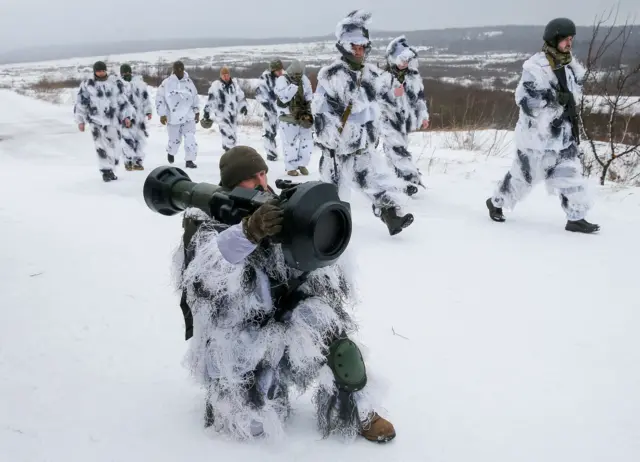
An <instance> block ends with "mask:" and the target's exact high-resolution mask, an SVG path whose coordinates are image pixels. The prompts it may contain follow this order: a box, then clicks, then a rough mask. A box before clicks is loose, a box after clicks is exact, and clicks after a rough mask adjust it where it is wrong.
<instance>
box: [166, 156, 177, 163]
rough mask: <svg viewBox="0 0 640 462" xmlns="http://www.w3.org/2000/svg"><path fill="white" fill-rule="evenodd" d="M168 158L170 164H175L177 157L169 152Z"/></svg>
mask: <svg viewBox="0 0 640 462" xmlns="http://www.w3.org/2000/svg"><path fill="white" fill-rule="evenodd" d="M167 160H168V161H169V163H170V164H173V162H174V161H175V160H176V158H175V157H173V156H172V155H171V154H167Z"/></svg>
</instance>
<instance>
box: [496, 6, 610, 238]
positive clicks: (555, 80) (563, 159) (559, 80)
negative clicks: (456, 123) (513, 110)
mask: <svg viewBox="0 0 640 462" xmlns="http://www.w3.org/2000/svg"><path fill="white" fill-rule="evenodd" d="M575 35H576V25H575V24H574V23H573V21H572V20H571V19H568V18H555V19H553V20H551V21H549V23H548V24H547V26H546V27H545V29H544V33H543V36H542V38H543V40H544V43H543V45H542V50H541V51H539V52H538V53H536V54H534V55H533V56H531V57H530V58H529V59H528V60H526V61H525V62H524V64H523V72H522V77H521V79H520V82H519V84H518V87H517V88H516V92H515V97H516V103H517V104H518V106H519V107H520V115H519V118H518V123H517V125H516V130H515V140H516V149H517V151H516V157H515V160H514V162H513V165H512V167H511V169H510V170H509V171H508V172H507V173H506V175H505V176H504V178H503V179H502V181H501V182H500V183H499V184H498V186H497V188H496V190H495V192H494V194H493V196H492V197H490V198H489V199H487V200H486V206H487V208H488V209H489V217H490V218H491V219H492V220H493V221H496V222H504V221H505V220H506V219H505V217H504V214H503V212H502V209H503V207H506V208H508V209H512V208H513V207H515V205H516V204H517V203H518V202H519V201H521V200H522V199H524V198H525V196H526V195H527V194H528V193H529V192H530V191H531V189H532V188H533V186H534V185H535V184H536V183H538V182H540V181H543V180H544V182H545V183H546V186H547V190H548V191H549V192H550V193H553V194H556V195H557V196H558V198H559V199H560V205H561V207H562V209H563V210H564V212H565V214H566V217H567V222H566V224H565V229H566V230H567V231H572V232H579V233H587V234H589V233H594V232H597V231H599V230H600V226H598V225H596V224H593V223H589V222H588V221H587V220H586V219H585V216H586V214H587V212H588V211H589V209H590V208H591V205H592V193H591V192H590V191H589V189H588V183H587V182H586V181H585V180H584V178H583V176H582V165H581V163H580V159H579V155H580V150H579V144H580V117H579V114H578V109H577V104H578V102H579V101H580V99H581V98H582V90H583V79H584V76H585V70H584V68H583V67H582V65H581V64H580V63H579V62H578V61H577V60H576V59H575V57H574V56H573V54H572V53H571V50H572V48H573V38H574V37H575Z"/></svg>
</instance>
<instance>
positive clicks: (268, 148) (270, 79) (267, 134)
mask: <svg viewBox="0 0 640 462" xmlns="http://www.w3.org/2000/svg"><path fill="white" fill-rule="evenodd" d="M276 79H277V77H276V76H275V75H274V73H273V72H272V71H271V70H267V71H264V72H263V73H262V75H261V76H260V82H259V84H258V88H256V101H258V102H259V103H260V104H261V105H262V128H263V130H264V134H263V135H262V138H263V139H264V150H265V152H266V154H267V159H268V160H277V159H278V147H277V144H276V135H277V133H278V111H277V109H276V99H277V96H276V93H275V86H276Z"/></svg>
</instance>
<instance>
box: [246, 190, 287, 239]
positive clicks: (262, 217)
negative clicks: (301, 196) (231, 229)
mask: <svg viewBox="0 0 640 462" xmlns="http://www.w3.org/2000/svg"><path fill="white" fill-rule="evenodd" d="M277 203H278V202H277V200H273V201H269V202H267V203H266V204H262V205H261V206H260V207H259V208H258V210H256V211H255V212H253V214H251V215H250V216H248V217H245V218H243V219H242V231H243V232H244V235H245V236H247V239H249V240H250V241H251V242H253V243H254V244H258V243H260V241H261V240H262V239H264V238H265V237H268V236H274V235H276V234H278V233H279V232H280V231H282V220H283V219H284V211H283V210H282V209H281V208H280V207H278V206H277V205H276V204H277Z"/></svg>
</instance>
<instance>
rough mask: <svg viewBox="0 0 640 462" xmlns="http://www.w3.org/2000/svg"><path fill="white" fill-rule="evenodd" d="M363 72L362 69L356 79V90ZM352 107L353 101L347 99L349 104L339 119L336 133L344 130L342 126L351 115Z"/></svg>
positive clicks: (358, 87) (358, 88)
mask: <svg viewBox="0 0 640 462" xmlns="http://www.w3.org/2000/svg"><path fill="white" fill-rule="evenodd" d="M363 74H364V69H363V70H362V72H361V73H360V77H358V81H357V83H356V91H358V90H360V82H361V81H362V76H363ZM352 107H353V101H349V105H348V106H347V108H346V109H345V110H344V113H343V114H342V119H341V120H340V123H341V125H340V127H339V128H338V133H340V134H341V135H342V130H344V126H345V125H346V124H347V119H348V118H349V116H350V115H351V108H352Z"/></svg>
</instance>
